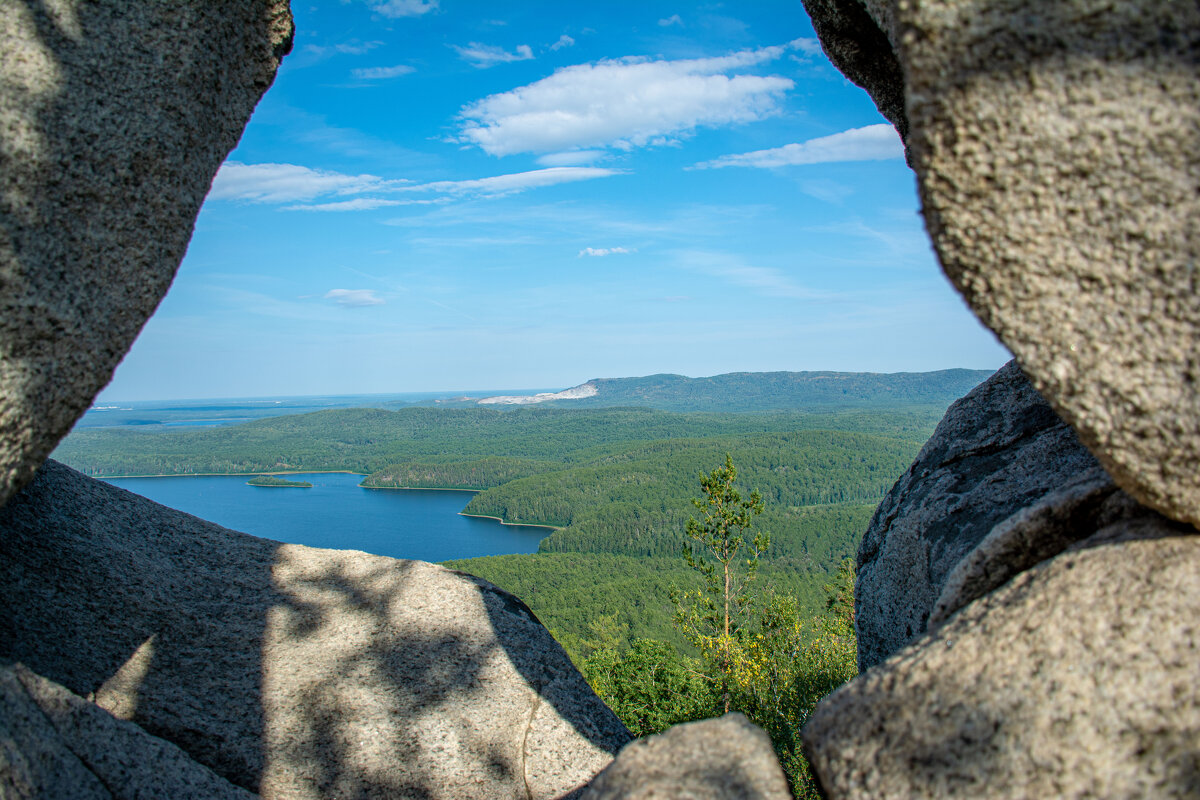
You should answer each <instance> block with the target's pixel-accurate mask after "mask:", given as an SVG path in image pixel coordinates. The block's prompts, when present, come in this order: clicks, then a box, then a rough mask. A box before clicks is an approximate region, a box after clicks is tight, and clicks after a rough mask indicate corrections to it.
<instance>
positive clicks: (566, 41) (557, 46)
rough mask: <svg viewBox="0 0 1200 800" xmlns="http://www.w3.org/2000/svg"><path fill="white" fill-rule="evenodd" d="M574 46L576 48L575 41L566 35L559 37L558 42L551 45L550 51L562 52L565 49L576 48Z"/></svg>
mask: <svg viewBox="0 0 1200 800" xmlns="http://www.w3.org/2000/svg"><path fill="white" fill-rule="evenodd" d="M574 46H575V40H574V39H572V38H571V37H570V36H567V35H566V34H565V33H564V34H563V35H562V36H560V37H558V41H557V42H555V43H554V44H552V45H550V49H551V50H561V49H563V48H564V47H574Z"/></svg>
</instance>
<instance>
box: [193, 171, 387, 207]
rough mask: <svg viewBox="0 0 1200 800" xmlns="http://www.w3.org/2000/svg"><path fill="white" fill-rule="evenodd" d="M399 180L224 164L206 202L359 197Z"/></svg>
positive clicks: (255, 201) (286, 201)
mask: <svg viewBox="0 0 1200 800" xmlns="http://www.w3.org/2000/svg"><path fill="white" fill-rule="evenodd" d="M400 183H403V182H402V181H385V180H384V179H383V178H380V177H378V176H376V175H344V174H342V173H340V172H330V171H328V170H320V169H310V168H308V167H301V166H298V165H296V164H242V163H239V162H237V161H227V162H225V163H224V164H222V165H221V169H220V170H218V171H217V176H216V178H214V179H213V184H212V189H211V190H210V191H209V193H208V197H209V199H210V200H244V201H248V202H251V203H289V202H294V201H297V200H311V199H313V198H314V197H319V196H321V195H328V194H334V195H346V194H362V193H363V192H369V191H375V190H378V189H381V188H385V187H388V186H394V185H398V184H400Z"/></svg>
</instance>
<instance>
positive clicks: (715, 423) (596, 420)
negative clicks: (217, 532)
mask: <svg viewBox="0 0 1200 800" xmlns="http://www.w3.org/2000/svg"><path fill="white" fill-rule="evenodd" d="M941 414H942V409H941V408H925V407H920V408H909V409H902V410H867V409H849V410H828V409H827V410H825V411H822V412H799V411H788V412H776V413H764V414H699V413H697V414H676V413H670V412H666V411H654V410H650V409H630V408H600V409H570V410H568V409H557V408H518V409H515V410H509V411H496V410H493V409H486V408H473V409H433V408H407V409H403V410H400V411H384V410H380V409H368V408H359V409H339V410H331V411H318V412H315V413H312V414H301V415H297V416H289V417H274V418H271V419H263V420H256V421H254V422H247V423H244V424H242V425H232V426H228V427H221V428H199V429H196V428H192V429H179V428H168V429H153V430H148V429H143V428H135V429H101V430H77V431H74V432H73V433H71V435H70V436H68V437H67V438H66V439H65V440H63V442H62V444H60V445H59V447H58V449H57V450H56V451H55V452H54V457H55V458H57V459H58V460H60V461H63V462H64V463H66V464H67V465H68V466H71V467H74V468H75V469H78V470H80V471H81V472H84V473H86V474H88V475H105V476H113V475H172V474H174V475H187V474H203V473H229V474H245V473H254V472H283V471H321V470H347V471H350V472H364V473H372V472H376V471H377V470H381V469H383V468H385V467H391V466H394V465H410V468H411V465H414V464H417V465H426V466H427V465H441V466H442V467H447V466H450V465H455V468H454V471H455V473H459V474H461V473H462V472H463V470H464V468H465V466H464V465H467V464H470V466H471V470H468V471H472V470H473V471H474V473H475V478H474V479H473V480H471V481H468V482H465V483H464V482H463V480H462V479H460V478H459V477H456V476H454V475H447V474H440V472H444V469H443V470H441V471H440V472H439V471H437V470H435V471H434V472H435V473H438V474H436V475H435V476H433V477H432V480H433V481H434V482H433V483H430V482H428V481H423V480H412V481H408V480H406V481H405V483H404V484H403V485H409V486H414V485H416V486H421V485H423V486H429V485H439V483H438V482H439V481H445V482H444V483H440V485H442V486H458V487H462V488H479V489H482V488H487V487H489V486H495V485H498V484H499V483H503V482H504V481H507V480H512V479H514V478H517V477H522V476H525V475H532V474H534V473H538V472H542V471H544V470H545V469H546V468H547V464H546V463H543V462H557V464H558V465H559V466H560V467H561V466H567V465H571V464H581V463H585V462H588V461H591V460H592V459H595V458H598V457H601V456H603V455H605V454H606V453H607V452H610V451H612V450H613V449H614V448H615V450H617V451H619V450H623V449H624V447H625V445H627V444H628V443H633V442H649V441H655V440H665V439H678V438H682V437H690V438H695V437H709V436H729V435H738V434H754V433H769V432H784V431H802V430H839V431H848V432H856V433H874V434H886V435H889V436H900V437H904V438H906V439H909V440H913V441H916V442H918V443H919V442H922V441H924V440H925V438H926V437H928V436H929V434H930V432H932V430H933V426H934V425H935V424H936V423H937V420H938V419H939V418H940V417H941ZM421 470H422V471H427V470H425V466H422V468H421ZM479 479H482V482H477V481H478V480H479ZM380 485H387V484H386V483H381V484H380Z"/></svg>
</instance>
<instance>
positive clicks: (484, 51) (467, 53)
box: [452, 42, 533, 69]
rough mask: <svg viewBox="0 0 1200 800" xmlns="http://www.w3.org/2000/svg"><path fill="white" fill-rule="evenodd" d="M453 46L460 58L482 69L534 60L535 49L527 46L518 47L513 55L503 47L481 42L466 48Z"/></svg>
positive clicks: (473, 43)
mask: <svg viewBox="0 0 1200 800" xmlns="http://www.w3.org/2000/svg"><path fill="white" fill-rule="evenodd" d="M452 46H453V47H454V49H455V51H456V52H457V53H458V55H459V57H460V58H462V59H463V60H464V61H469V62H471V65H472V66H475V67H478V68H480V69H487V68H488V67H494V66H496V65H497V64H508V63H510V62H513V61H528V60H529V59H531V58H533V49H532V48H531V47H530V46H529V45H527V44H520V45H517V49H516V50H515V51H514V52H512V53H510V52H508V51H507V50H505V49H504V48H502V47H495V46H494V45H490V44H480V43H479V42H471V43H470V44H468V45H467V46H466V47H460V46H458V45H452Z"/></svg>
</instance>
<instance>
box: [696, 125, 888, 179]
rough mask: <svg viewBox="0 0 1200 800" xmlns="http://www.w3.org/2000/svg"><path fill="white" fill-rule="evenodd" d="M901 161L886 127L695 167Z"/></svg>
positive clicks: (726, 157)
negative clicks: (898, 159) (886, 159)
mask: <svg viewBox="0 0 1200 800" xmlns="http://www.w3.org/2000/svg"><path fill="white" fill-rule="evenodd" d="M885 158H904V145H903V144H901V143H900V136H899V135H898V134H897V133H896V129H895V128H893V127H892V126H891V125H888V124H887V123H880V124H878V125H868V126H866V127H865V128H851V129H850V130H848V131H842V132H841V133H835V134H833V135H832V136H822V137H820V138H818V139H809V140H808V141H807V142H799V143H796V144H788V145H784V146H783V147H775V148H772V149H770V150H755V151H754V152H751V153H739V154H736V155H729V156H721V157H720V158H717V159H714V160H712V161H705V162H703V163H701V164H697V165H696V168H698V169H717V168H720V167H786V166H792V165H795V164H826V163H829V162H833V161H877V160H881V159H885Z"/></svg>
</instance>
